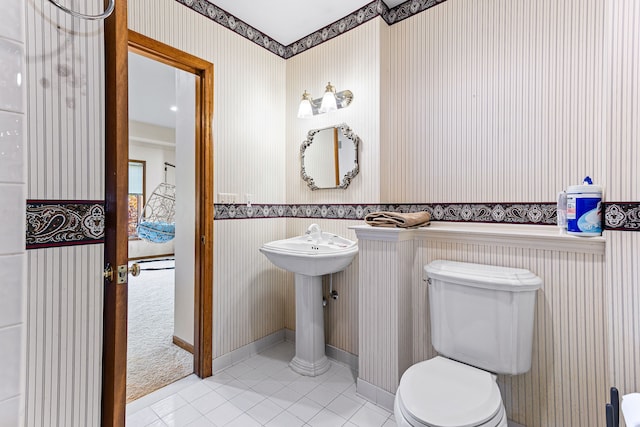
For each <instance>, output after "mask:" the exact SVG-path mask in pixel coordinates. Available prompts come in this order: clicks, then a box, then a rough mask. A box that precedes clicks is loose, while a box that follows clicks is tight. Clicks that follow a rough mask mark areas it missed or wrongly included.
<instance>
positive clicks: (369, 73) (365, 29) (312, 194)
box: [284, 18, 387, 204]
mask: <svg viewBox="0 0 640 427" xmlns="http://www.w3.org/2000/svg"><path fill="white" fill-rule="evenodd" d="M386 27H387V24H385V23H384V21H382V20H381V19H379V18H378V19H374V20H371V21H369V22H367V23H366V24H363V25H361V26H359V27H357V28H355V29H353V30H351V31H349V32H348V33H346V34H344V35H342V36H341V37H338V38H335V39H332V40H330V41H328V42H326V43H323V44H321V45H319V46H317V47H315V48H313V49H311V50H308V51H306V52H304V53H302V54H299V55H297V56H294V57H293V58H291V59H289V60H287V62H286V76H287V79H286V100H287V103H286V104H287V109H286V117H287V121H286V129H287V131H286V151H285V152H284V156H285V165H286V172H287V175H286V181H285V183H286V191H287V193H286V199H287V202H288V203H316V204H318V203H376V202H378V201H379V198H380V195H379V194H380V187H379V183H378V181H377V179H375V177H376V173H375V172H374V171H377V170H378V169H379V167H380V166H379V162H380V151H379V147H380V145H381V135H380V119H379V117H380V96H379V90H380V86H381V84H382V71H381V69H380V58H381V55H382V54H381V52H380V43H381V42H380V39H381V37H382V34H383V33H384V32H385V31H386ZM327 82H331V84H332V85H334V86H335V87H336V90H337V91H341V90H346V89H349V90H350V91H352V92H353V96H354V98H353V102H352V103H351V105H350V106H349V107H348V108H343V109H341V110H338V111H336V112H334V113H331V114H322V115H318V116H314V117H311V118H308V119H297V118H296V115H297V111H298V104H299V102H300V97H301V96H302V93H303V92H304V91H305V90H306V91H307V92H309V93H311V94H312V95H313V97H314V98H319V97H321V96H322V94H323V93H324V90H325V86H326V84H327ZM338 123H347V124H348V125H349V127H351V129H352V130H353V132H354V133H355V134H356V135H358V136H359V137H360V139H361V145H360V153H359V161H358V162H359V165H360V171H361V173H360V174H359V175H358V176H356V177H355V178H354V179H353V181H352V182H351V184H350V185H349V187H348V188H347V189H345V190H318V191H310V190H309V188H308V187H307V184H306V182H304V181H302V179H300V159H299V153H300V145H302V142H303V141H304V140H305V139H306V138H307V132H308V131H309V130H310V129H322V128H325V127H328V126H332V125H334V124H338Z"/></svg>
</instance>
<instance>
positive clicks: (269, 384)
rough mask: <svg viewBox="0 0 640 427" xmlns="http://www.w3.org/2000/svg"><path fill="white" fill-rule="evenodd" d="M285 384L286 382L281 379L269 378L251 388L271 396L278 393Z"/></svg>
mask: <svg viewBox="0 0 640 427" xmlns="http://www.w3.org/2000/svg"><path fill="white" fill-rule="evenodd" d="M284 386H285V384H284V383H282V382H280V381H277V380H274V379H267V380H264V381H261V382H259V383H258V384H256V385H254V386H253V387H251V389H252V390H253V391H255V392H256V393H260V394H263V395H265V396H267V397H269V396H271V395H273V394H275V393H277V392H278V391H280V390H282V388H283V387H284Z"/></svg>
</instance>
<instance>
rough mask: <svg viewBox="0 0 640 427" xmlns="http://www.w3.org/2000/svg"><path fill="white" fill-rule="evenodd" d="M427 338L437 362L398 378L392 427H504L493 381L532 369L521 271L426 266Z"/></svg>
mask: <svg viewBox="0 0 640 427" xmlns="http://www.w3.org/2000/svg"><path fill="white" fill-rule="evenodd" d="M424 270H425V272H426V273H427V276H428V278H429V279H428V281H427V282H428V283H429V301H430V303H429V307H430V309H431V338H432V343H433V347H434V348H435V349H436V351H437V352H438V353H439V354H441V355H442V356H437V357H434V358H433V359H430V360H426V361H424V362H420V363H416V364H415V365H413V366H411V367H410V368H409V369H407V370H406V371H405V373H404V374H403V375H402V378H401V380H400V385H399V386H398V390H397V391H396V397H395V402H394V413H395V418H396V423H397V425H398V426H413V427H417V426H426V427H479V426H483V427H496V426H501V427H502V426H507V415H506V412H505V409H504V405H503V404H502V397H501V396H500V390H499V389H498V384H497V383H496V374H509V375H516V374H522V373H525V372H527V371H528V370H529V368H530V367H531V344H532V338H533V317H534V309H535V302H536V291H537V289H538V288H540V285H541V284H542V280H541V279H540V278H539V277H538V276H536V275H534V274H533V273H531V272H530V271H528V270H523V269H516V268H505V267H497V266H492V265H482V264H470V263H462V262H455V261H442V260H440V261H433V262H432V263H430V264H428V265H426V266H425V267H424Z"/></svg>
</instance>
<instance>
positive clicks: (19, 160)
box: [0, 111, 25, 183]
mask: <svg viewBox="0 0 640 427" xmlns="http://www.w3.org/2000/svg"><path fill="white" fill-rule="evenodd" d="M22 117H23V116H22V115H21V114H13V113H7V112H4V111H0V182H12V183H24V181H25V176H24V156H25V151H24V127H23V120H22Z"/></svg>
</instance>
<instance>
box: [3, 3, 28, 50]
mask: <svg viewBox="0 0 640 427" xmlns="http://www.w3.org/2000/svg"><path fill="white" fill-rule="evenodd" d="M23 9H24V2H23V1H17V0H0V10H1V11H2V17H0V37H6V38H10V39H13V40H18V41H22V40H23V38H24V33H23V30H22V27H23V20H24V19H23V17H22V11H23Z"/></svg>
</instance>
